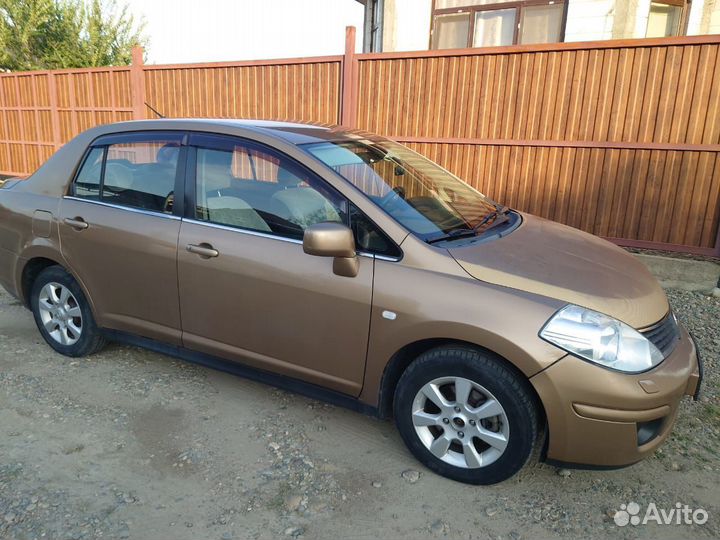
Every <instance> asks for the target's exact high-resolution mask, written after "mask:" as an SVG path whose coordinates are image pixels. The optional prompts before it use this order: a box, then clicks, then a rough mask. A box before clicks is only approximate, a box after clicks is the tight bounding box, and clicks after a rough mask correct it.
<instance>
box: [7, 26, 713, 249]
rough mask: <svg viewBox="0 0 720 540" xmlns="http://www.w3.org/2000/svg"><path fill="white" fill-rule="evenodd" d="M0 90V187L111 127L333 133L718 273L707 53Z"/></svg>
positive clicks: (22, 84)
mask: <svg viewBox="0 0 720 540" xmlns="http://www.w3.org/2000/svg"><path fill="white" fill-rule="evenodd" d="M354 34H355V30H354V29H353V28H349V29H348V32H347V36H346V47H345V49H346V50H345V54H344V55H342V56H327V57H314V58H295V59H287V60H264V61H257V62H215V63H207V64H179V65H157V66H156V65H152V66H150V65H144V64H143V63H142V51H141V50H136V51H135V53H134V56H133V63H132V65H131V66H126V67H108V68H93V69H74V70H60V71H37V72H24V73H8V74H0V174H28V173H30V172H32V170H34V169H35V168H37V167H38V166H39V165H40V164H41V163H42V162H43V161H44V160H45V159H47V158H48V157H49V156H50V155H51V153H52V152H53V151H54V150H55V149H57V148H58V147H59V146H60V145H62V144H63V143H64V142H65V141H67V140H69V139H70V138H72V137H73V136H74V135H75V134H77V133H79V132H80V131H82V130H84V129H87V128H89V127H91V126H93V125H96V124H101V123H108V122H115V121H120V120H129V119H138V118H152V117H154V116H155V113H154V112H153V111H152V110H151V109H150V108H148V107H147V106H146V103H148V104H150V105H151V106H152V107H153V108H154V109H156V110H158V111H160V112H162V113H163V114H164V115H166V116H168V117H192V116H195V117H228V118H237V117H243V118H275V119H292V120H299V121H311V122H323V123H331V124H333V123H342V124H344V125H347V126H350V127H358V128H361V129H366V130H369V131H373V132H377V133H380V134H382V135H386V136H389V137H391V138H394V139H396V140H398V141H400V142H403V143H405V144H407V145H408V146H410V147H411V148H413V149H415V150H417V151H418V152H420V153H423V154H425V155H427V156H429V157H430V158H432V159H434V160H436V161H438V162H439V163H440V164H442V165H443V166H445V167H447V168H448V169H449V170H451V171H453V172H455V173H456V174H458V175H459V176H460V177H461V178H463V179H464V180H465V181H467V182H468V183H470V184H471V185H473V186H475V187H477V188H479V189H481V190H482V191H483V192H485V193H487V194H488V195H490V196H491V197H493V198H496V199H498V200H501V201H502V202H504V203H507V204H510V205H512V206H514V207H517V208H519V209H522V210H526V211H529V212H533V213H536V214H539V215H542V216H545V217H548V218H551V219H555V220H557V221H561V222H564V223H567V224H570V225H573V226H576V227H579V228H581V229H584V230H587V231H589V232H592V233H594V234H598V235H600V236H604V237H607V238H610V239H612V240H613V241H615V242H617V243H619V244H622V245H630V246H637V247H649V248H658V249H669V250H677V251H687V252H692V253H699V254H705V255H715V256H720V236H719V231H720V227H719V222H720V36H692V37H676V38H661V39H644V40H618V41H602V42H588V43H560V44H548V45H533V46H530V45H517V46H511V47H494V48H485V49H458V50H447V51H421V52H412V53H373V54H355V52H354V43H355V39H354V38H355V35H354Z"/></svg>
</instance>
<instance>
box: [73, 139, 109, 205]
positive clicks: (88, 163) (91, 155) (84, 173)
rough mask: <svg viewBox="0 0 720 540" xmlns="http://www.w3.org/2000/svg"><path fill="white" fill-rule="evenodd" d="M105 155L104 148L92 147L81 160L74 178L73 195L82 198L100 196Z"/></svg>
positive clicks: (95, 198)
mask: <svg viewBox="0 0 720 540" xmlns="http://www.w3.org/2000/svg"><path fill="white" fill-rule="evenodd" d="M104 157H105V149H104V148H92V149H91V150H90V152H88V154H87V157H86V158H85V161H84V162H83V165H82V167H81V168H80V172H79V173H78V175H77V178H76V179H75V187H74V192H73V195H75V196H76V197H82V198H83V199H93V200H96V201H97V200H98V199H99V198H100V181H101V178H102V164H103V158H104Z"/></svg>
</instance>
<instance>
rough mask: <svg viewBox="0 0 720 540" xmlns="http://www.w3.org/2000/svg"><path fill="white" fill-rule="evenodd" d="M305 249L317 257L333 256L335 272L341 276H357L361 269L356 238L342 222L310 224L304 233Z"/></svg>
mask: <svg viewBox="0 0 720 540" xmlns="http://www.w3.org/2000/svg"><path fill="white" fill-rule="evenodd" d="M303 251H304V252H305V253H307V254H308V255H315V256H317V257H333V258H334V259H335V260H334V261H333V272H334V273H335V274H337V275H339V276H345V277H355V276H357V274H358V271H359V269H360V261H359V259H358V256H357V253H356V252H355V238H354V237H353V233H352V231H351V230H350V228H349V227H347V226H345V225H343V224H342V223H332V222H323V223H316V224H314V225H310V226H309V227H308V228H307V229H305V234H304V235H303Z"/></svg>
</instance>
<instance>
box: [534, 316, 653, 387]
mask: <svg viewBox="0 0 720 540" xmlns="http://www.w3.org/2000/svg"><path fill="white" fill-rule="evenodd" d="M540 337H541V338H543V339H544V340H546V341H549V342H550V343H552V344H553V345H557V346H558V347H560V348H561V349H564V350H566V351H567V352H569V353H572V354H574V355H576V356H579V357H581V358H584V359H585V360H589V361H590V362H594V363H596V364H600V365H601V366H605V367H608V368H611V369H617V370H619V371H626V372H628V373H639V372H641V371H646V370H648V369H650V368H652V367H654V366H657V365H658V364H659V363H660V362H662V361H663V355H662V353H661V352H660V351H659V350H658V348H657V347H655V345H653V344H652V343H651V342H650V341H649V340H648V339H647V338H646V337H645V336H643V335H642V334H641V333H640V332H638V331H637V330H635V329H634V328H632V327H630V326H628V325H627V324H625V323H623V322H621V321H618V320H617V319H613V318H612V317H608V316H607V315H603V314H602V313H598V312H597V311H592V310H590V309H585V308H582V307H580V306H573V305H568V306H565V307H564V308H562V309H561V310H560V311H558V312H557V313H556V314H555V315H553V316H552V317H551V318H550V320H549V321H548V322H547V323H546V324H545V327H544V328H543V329H542V330H541V331H540Z"/></svg>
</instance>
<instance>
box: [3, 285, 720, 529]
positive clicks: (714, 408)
mask: <svg viewBox="0 0 720 540" xmlns="http://www.w3.org/2000/svg"><path fill="white" fill-rule="evenodd" d="M669 295H670V298H671V301H672V303H673V305H674V306H675V308H676V311H677V313H678V316H679V318H680V319H682V320H683V321H684V322H685V323H686V324H687V325H688V327H689V328H690V329H691V330H692V331H693V332H694V333H695V335H696V336H697V337H698V339H699V341H700V347H701V350H702V352H703V356H704V358H705V362H706V369H707V375H706V382H705V387H704V388H705V393H704V396H703V398H702V400H701V401H700V402H698V403H695V402H691V401H689V400H686V401H685V402H684V403H683V405H682V410H681V413H680V418H679V421H678V425H677V427H676V429H675V432H674V434H673V435H672V437H671V439H670V440H669V441H668V442H667V444H665V446H664V447H663V448H662V450H661V451H660V452H658V453H657V454H656V455H655V456H654V457H652V458H650V459H648V460H645V461H644V462H642V463H640V464H638V465H635V466H633V467H630V468H628V469H624V470H620V471H609V472H597V471H572V472H570V471H565V470H557V469H555V468H553V467H549V466H546V465H537V466H535V467H530V468H529V469H527V470H525V471H524V472H523V473H521V474H520V475H518V476H517V477H515V478H513V479H512V480H510V481H508V482H505V483H503V484H501V485H497V486H491V487H485V488H482V487H472V486H465V485H461V484H457V483H454V482H452V481H449V480H445V479H443V478H440V477H438V476H435V475H433V474H432V473H429V472H428V471H426V470H425V469H423V468H422V467H421V466H420V465H419V464H418V463H417V462H416V461H415V460H414V459H413V458H412V456H410V454H409V453H408V452H407V451H406V450H405V448H404V446H403V444H402V441H401V440H400V437H399V436H398V434H397V433H396V431H395V429H394V428H393V425H392V424H391V423H389V422H384V421H379V420H376V419H372V418H368V417H365V416H362V415H359V414H357V413H353V412H351V411H347V410H344V409H340V408H337V407H333V406H330V405H327V404H323V403H319V402H317V401H313V400H309V399H306V398H303V397H300V396H297V395H294V394H292V393H287V392H283V391H279V390H276V389H273V388H270V387H267V386H263V385H260V384H256V383H253V382H249V381H246V380H243V379H240V378H237V377H233V376H231V375H227V374H224V373H219V372H216V371H212V370H209V369H205V368H201V367H198V366H194V365H191V364H187V363H183V362H180V361H177V360H174V359H171V358H168V357H165V356H162V355H158V354H154V353H150V352H147V351H143V350H140V349H136V348H130V347H122V346H118V345H112V346H109V347H108V348H107V349H106V350H105V351H103V352H102V353H100V354H98V355H96V356H93V357H92V358H90V359H85V360H73V359H69V358H65V357H62V356H59V355H57V354H55V353H53V352H51V350H50V349H49V348H48V347H47V346H46V345H45V344H44V342H42V340H41V338H40V337H39V334H38V333H37V331H36V329H35V327H34V324H33V322H32V318H31V316H30V314H29V312H27V311H26V310H25V309H23V308H22V307H21V306H20V305H18V304H17V302H15V301H14V300H13V299H11V298H10V297H9V296H8V295H7V294H5V293H4V292H2V293H0V538H3V539H4V538H8V539H18V540H23V539H30V538H62V539H66V538H78V539H79V538H113V539H114V538H137V539H142V540H145V539H154V538H158V539H161V538H162V539H166V538H173V539H177V540H182V539H197V538H203V539H205V538H207V539H220V540H230V539H236V538H237V539H240V538H242V539H245V538H252V539H255V538H259V539H265V538H268V539H269V538H292V537H304V538H328V539H335V538H413V539H417V538H442V537H447V538H465V539H471V538H478V539H480V538H482V539H484V538H510V539H515V540H517V539H519V538H528V539H530V538H551V537H552V538H558V537H559V538H573V539H574V538H621V539H630V538H647V539H651V538H652V539H656V538H698V537H699V538H704V537H706V538H713V537H719V536H720V521H719V519H720V460H719V459H718V457H719V456H718V452H719V449H720V391H719V383H720V381H719V378H718V374H717V369H718V366H717V361H718V360H717V359H718V353H719V352H720V324H719V323H718V319H720V299H718V298H711V297H707V296H703V295H701V294H698V293H691V292H685V291H669ZM631 501H635V502H637V503H639V504H640V505H641V506H642V507H645V506H646V505H647V504H649V503H651V502H654V503H655V504H656V505H657V506H658V508H667V509H669V508H672V507H673V506H674V504H675V503H676V502H681V503H684V504H688V505H690V506H691V507H693V508H699V507H702V508H704V509H705V510H707V511H708V512H709V515H710V519H709V521H708V522H707V523H706V524H704V525H702V526H699V525H693V526H689V525H670V526H659V525H645V526H631V525H628V526H626V527H618V526H617V525H615V523H614V521H613V519H612V516H613V515H614V512H615V510H617V509H619V507H620V505H621V504H625V503H629V502H631Z"/></svg>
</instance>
